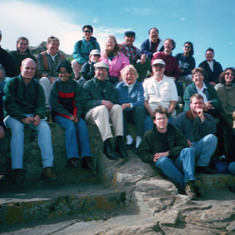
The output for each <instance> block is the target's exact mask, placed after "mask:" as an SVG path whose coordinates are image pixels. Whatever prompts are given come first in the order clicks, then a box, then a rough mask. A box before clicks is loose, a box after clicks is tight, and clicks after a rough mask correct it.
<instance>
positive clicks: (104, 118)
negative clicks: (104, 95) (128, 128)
mask: <svg viewBox="0 0 235 235" xmlns="http://www.w3.org/2000/svg"><path fill="white" fill-rule="evenodd" d="M85 120H86V121H87V122H88V123H89V124H94V123H95V124H96V125H97V127H98V129H99V131H100V134H101V138H102V140H103V142H104V141H105V140H106V139H108V138H112V137H113V135H112V131H111V128H110V121H111V123H112V124H113V130H114V134H115V137H116V136H123V114H122V107H121V106H120V105H119V104H115V105H113V107H112V108H111V109H110V110H108V109H107V108H106V107H105V106H104V105H100V106H97V107H95V108H93V109H91V110H90V111H89V112H88V113H87V114H86V117H85Z"/></svg>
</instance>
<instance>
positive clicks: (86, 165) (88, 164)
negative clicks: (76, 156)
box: [82, 156, 95, 171]
mask: <svg viewBox="0 0 235 235" xmlns="http://www.w3.org/2000/svg"><path fill="white" fill-rule="evenodd" d="M82 168H83V169H86V170H89V171H94V170H95V167H94V165H93V159H92V157H89V156H87V157H83V158H82Z"/></svg>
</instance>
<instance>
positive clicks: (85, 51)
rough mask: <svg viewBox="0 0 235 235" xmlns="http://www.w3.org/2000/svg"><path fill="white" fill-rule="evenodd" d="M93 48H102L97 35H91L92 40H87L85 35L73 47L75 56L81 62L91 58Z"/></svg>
mask: <svg viewBox="0 0 235 235" xmlns="http://www.w3.org/2000/svg"><path fill="white" fill-rule="evenodd" d="M93 49H98V50H100V45H99V43H98V42H97V41H96V38H95V37H91V40H90V41H86V40H85V38H84V37H83V39H82V40H80V41H77V42H76V43H75V45H74V49H73V58H74V59H75V60H76V61H77V62H78V63H79V64H84V63H85V62H86V61H88V60H89V55H90V52H91V51H92V50H93Z"/></svg>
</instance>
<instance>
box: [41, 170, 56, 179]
mask: <svg viewBox="0 0 235 235" xmlns="http://www.w3.org/2000/svg"><path fill="white" fill-rule="evenodd" d="M42 178H43V179H44V180H51V181H54V180H56V179H57V176H56V174H55V173H53V168H52V167H46V168H44V169H43V171H42Z"/></svg>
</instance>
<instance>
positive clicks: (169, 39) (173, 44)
mask: <svg viewBox="0 0 235 235" xmlns="http://www.w3.org/2000/svg"><path fill="white" fill-rule="evenodd" d="M166 41H171V43H172V46H173V48H172V51H173V50H174V49H175V47H176V43H175V41H174V40H173V39H171V38H167V39H166V40H165V41H164V43H165V42H166Z"/></svg>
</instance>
